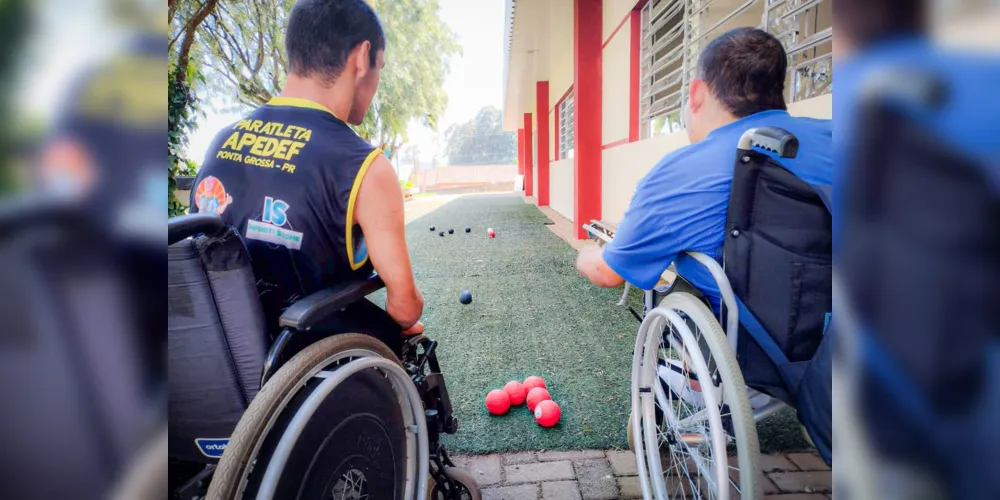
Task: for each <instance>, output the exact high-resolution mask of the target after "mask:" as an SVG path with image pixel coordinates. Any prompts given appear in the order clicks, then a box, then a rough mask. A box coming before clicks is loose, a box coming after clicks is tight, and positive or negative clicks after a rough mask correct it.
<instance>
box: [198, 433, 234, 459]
mask: <svg viewBox="0 0 1000 500" xmlns="http://www.w3.org/2000/svg"><path fill="white" fill-rule="evenodd" d="M194 444H195V445H196V446H198V451H200V452H201V454H202V455H205V456H206V457H208V458H220V457H222V452H224V451H226V445H228V444H229V439H206V438H198V439H195V440H194Z"/></svg>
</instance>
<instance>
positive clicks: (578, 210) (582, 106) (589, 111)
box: [573, 0, 603, 239]
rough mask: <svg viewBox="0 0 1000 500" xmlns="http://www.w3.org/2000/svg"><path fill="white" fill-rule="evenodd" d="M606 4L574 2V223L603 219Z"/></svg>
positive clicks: (579, 233)
mask: <svg viewBox="0 0 1000 500" xmlns="http://www.w3.org/2000/svg"><path fill="white" fill-rule="evenodd" d="M601 3H602V0H573V106H574V109H573V149H574V152H573V168H574V173H575V175H574V177H573V192H574V194H575V196H574V200H573V205H574V206H573V222H574V224H575V226H576V237H577V239H584V238H586V237H587V233H586V231H584V230H583V224H586V223H588V222H590V220H591V219H600V218H601V182H602V179H601V73H602V70H601V45H602V43H603V40H601V36H602V30H603V24H602V22H603V19H602V16H603V12H602V6H601Z"/></svg>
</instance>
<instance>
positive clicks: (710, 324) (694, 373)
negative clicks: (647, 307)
mask: <svg viewBox="0 0 1000 500" xmlns="http://www.w3.org/2000/svg"><path fill="white" fill-rule="evenodd" d="M632 412H633V415H634V417H633V418H632V419H630V422H629V424H630V426H631V427H632V432H631V434H632V436H633V440H634V447H635V450H634V451H635V455H636V465H637V469H638V472H639V479H640V486H641V488H642V491H643V496H644V497H645V498H657V499H664V498H685V497H692V496H693V497H696V498H712V499H722V500H726V499H728V498H744V499H748V498H749V499H756V498H761V497H762V496H763V491H762V486H763V485H762V484H760V482H759V480H758V478H759V477H760V465H759V463H760V447H759V444H758V441H757V428H756V424H755V422H754V418H753V410H752V409H751V407H750V401H749V398H748V397H747V389H746V385H745V383H744V380H743V374H742V373H741V372H740V369H739V365H738V364H737V362H736V356H735V353H734V352H733V350H732V348H731V347H730V344H729V342H728V340H727V338H726V336H725V333H723V331H722V326H721V325H720V324H719V322H718V321H717V320H716V319H715V318H714V317H713V315H712V313H711V311H710V310H709V309H708V308H707V307H706V306H705V305H704V303H702V302H701V301H699V300H698V299H697V298H695V297H694V296H693V295H691V294H689V293H686V292H674V293H671V294H668V295H667V296H666V297H665V298H664V299H663V301H662V302H661V303H660V305H659V307H657V308H655V309H653V310H652V311H651V312H650V313H649V314H647V316H646V318H645V320H643V323H642V326H641V327H640V328H639V335H638V338H637V339H636V346H635V352H634V354H633V363H632ZM731 455H732V456H731Z"/></svg>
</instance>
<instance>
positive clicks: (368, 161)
mask: <svg viewBox="0 0 1000 500" xmlns="http://www.w3.org/2000/svg"><path fill="white" fill-rule="evenodd" d="M380 154H382V150H381V149H378V148H375V149H374V150H373V151H372V152H371V153H368V156H367V157H366V158H365V161H363V162H361V169H360V170H358V175H357V176H356V177H355V178H354V186H352V187H351V197H350V198H349V199H348V200H347V238H345V241H346V242H347V260H348V261H349V262H350V263H351V270H352V271H355V270H358V269H361V266H364V265H365V264H366V263H367V262H368V255H365V260H363V261H361V262H360V263H355V262H354V241H353V240H354V238H353V233H354V231H353V229H354V202H355V201H356V200H357V199H358V191H360V190H361V181H362V180H364V178H365V172H367V171H368V167H370V166H371V165H372V162H373V161H375V157H376V156H378V155H380Z"/></svg>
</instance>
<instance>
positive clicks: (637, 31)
mask: <svg viewBox="0 0 1000 500" xmlns="http://www.w3.org/2000/svg"><path fill="white" fill-rule="evenodd" d="M645 3H646V2H639V5H637V6H636V7H635V9H632V13H631V14H630V15H629V27H630V28H631V33H630V37H629V45H630V47H629V78H628V79H629V82H628V88H629V93H628V142H635V141H638V140H639V64H640V61H639V51H640V45H641V43H642V5H643V4H645Z"/></svg>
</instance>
